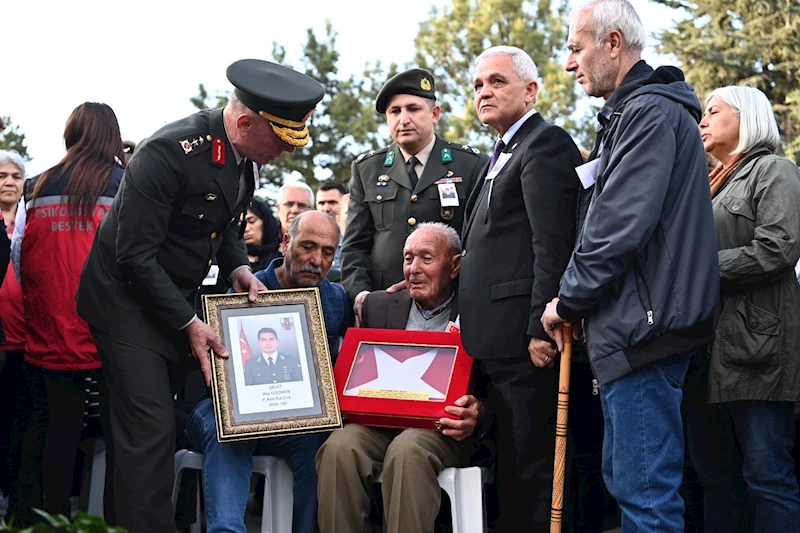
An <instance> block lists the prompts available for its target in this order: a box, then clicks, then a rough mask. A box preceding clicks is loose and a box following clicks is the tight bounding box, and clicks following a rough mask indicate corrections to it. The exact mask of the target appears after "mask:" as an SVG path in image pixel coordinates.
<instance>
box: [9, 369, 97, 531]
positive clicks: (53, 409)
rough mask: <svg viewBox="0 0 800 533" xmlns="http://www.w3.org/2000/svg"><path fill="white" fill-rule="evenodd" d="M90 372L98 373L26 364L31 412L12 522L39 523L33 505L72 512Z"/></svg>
mask: <svg viewBox="0 0 800 533" xmlns="http://www.w3.org/2000/svg"><path fill="white" fill-rule="evenodd" d="M93 374H99V371H57V370H47V369H43V368H40V367H38V366H35V365H32V364H26V365H25V382H26V384H27V386H28V391H29V393H30V396H31V398H32V413H31V417H30V422H29V425H28V429H27V431H26V432H25V438H24V439H23V442H22V459H21V464H20V469H19V475H18V476H17V480H16V483H15V489H14V491H13V494H12V498H11V502H10V505H9V512H10V513H13V514H15V515H16V517H17V518H16V523H18V524H23V523H24V524H30V523H33V522H36V521H38V518H36V515H35V514H34V513H33V508H34V507H37V508H43V509H44V510H45V511H47V512H48V513H50V514H62V515H65V516H69V515H70V511H71V506H70V496H71V495H72V481H73V476H74V469H75V456H76V454H77V451H78V442H79V441H80V438H81V430H82V429H83V421H84V410H85V407H86V378H87V377H89V376H91V375H93ZM100 379H102V378H101V377H99V376H98V380H100ZM100 401H101V402H102V398H101V399H100ZM40 480H41V485H40ZM40 486H41V488H42V491H43V493H44V501H42V498H41V492H40V491H39V489H38V487H40Z"/></svg>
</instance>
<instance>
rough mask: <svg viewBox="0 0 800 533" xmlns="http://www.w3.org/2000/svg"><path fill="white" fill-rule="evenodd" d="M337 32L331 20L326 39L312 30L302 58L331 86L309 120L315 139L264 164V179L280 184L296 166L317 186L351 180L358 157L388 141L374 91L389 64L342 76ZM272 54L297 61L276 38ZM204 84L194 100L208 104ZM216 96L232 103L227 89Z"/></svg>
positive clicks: (220, 101)
mask: <svg viewBox="0 0 800 533" xmlns="http://www.w3.org/2000/svg"><path fill="white" fill-rule="evenodd" d="M336 35H337V34H336V32H334V31H333V28H332V26H331V23H330V21H328V22H327V23H326V27H325V36H324V38H322V39H320V38H318V37H317V36H316V34H315V33H314V32H313V30H311V29H309V30H308V32H307V41H306V43H305V45H304V47H303V57H302V58H301V60H300V62H301V63H302V65H303V71H304V72H305V74H307V75H308V76H310V77H312V78H314V79H315V80H317V81H319V82H320V83H322V85H324V87H325V97H324V98H323V100H322V102H320V104H319V105H318V106H317V109H316V111H315V112H314V114H313V115H312V116H311V118H310V119H309V121H308V128H309V131H310V134H311V142H310V143H309V144H308V146H305V147H303V148H300V149H298V150H297V151H295V152H294V153H291V154H289V153H286V154H284V155H282V156H281V158H280V159H278V160H277V161H276V162H275V163H271V164H268V165H264V166H263V167H262V169H261V176H260V184H259V185H261V186H265V185H267V184H272V185H280V184H281V183H283V181H284V179H285V177H286V176H287V175H288V174H291V173H293V172H297V173H299V174H300V175H301V176H302V177H303V180H304V181H305V182H306V183H308V184H309V185H310V186H311V187H312V188H313V189H316V188H317V186H318V184H319V182H320V181H323V180H325V179H335V180H337V181H342V182H347V181H348V180H349V179H350V164H351V163H352V161H353V159H355V157H357V156H358V154H360V153H361V152H363V151H365V150H369V149H370V148H376V147H379V146H382V145H383V144H385V142H386V140H385V139H384V138H383V136H382V135H381V134H380V132H379V131H378V115H377V114H376V113H375V109H374V107H373V99H374V96H375V94H376V93H377V91H378V89H379V88H380V85H381V83H382V82H383V80H384V79H385V78H386V75H385V73H384V69H383V67H382V66H381V64H380V62H376V63H374V64H372V65H370V64H366V65H365V67H364V72H363V75H362V76H361V77H359V78H356V77H355V76H352V75H351V76H350V77H348V78H345V79H340V77H339V71H338V67H337V63H338V61H339V53H338V52H337V51H336ZM272 57H273V58H274V59H275V61H277V62H278V63H281V64H284V65H287V66H291V65H289V64H287V63H286V62H285V59H286V53H285V50H284V49H283V48H282V47H280V46H279V45H277V44H273V50H272ZM394 68H395V67H394V66H393V65H391V66H390V69H394ZM298 70H300V69H298ZM198 89H199V94H198V95H197V96H196V97H194V98H191V99H190V101H191V102H192V103H193V104H194V105H195V106H197V107H198V108H200V109H206V108H207V105H209V104H210V103H211V97H209V95H208V92H207V91H206V89H205V87H204V86H203V85H202V84H201V85H200V86H199V88H198ZM214 98H215V99H216V102H215V104H216V105H215V107H220V106H223V105H225V104H226V103H227V95H217V96H215V97H214Z"/></svg>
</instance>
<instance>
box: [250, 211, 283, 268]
mask: <svg viewBox="0 0 800 533" xmlns="http://www.w3.org/2000/svg"><path fill="white" fill-rule="evenodd" d="M245 221H246V222H247V225H246V226H245V228H244V243H245V244H246V245H247V258H248V259H249V260H250V269H251V270H252V271H253V272H258V271H259V270H264V269H265V268H267V267H268V266H269V264H270V263H271V262H272V260H273V259H275V258H276V257H280V255H281V254H280V252H278V248H279V247H280V242H281V241H280V228H279V227H278V222H277V221H276V220H275V217H274V216H272V213H271V210H270V208H269V206H268V205H267V204H265V203H264V202H262V201H261V200H258V199H255V198H254V199H253V201H252V203H251V204H250V207H249V208H248V209H247V215H246V216H245Z"/></svg>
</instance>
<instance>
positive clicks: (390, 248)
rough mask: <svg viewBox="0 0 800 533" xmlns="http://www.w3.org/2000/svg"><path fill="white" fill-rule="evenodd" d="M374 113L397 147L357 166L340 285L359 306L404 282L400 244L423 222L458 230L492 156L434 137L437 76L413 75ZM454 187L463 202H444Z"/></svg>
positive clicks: (396, 81) (386, 91)
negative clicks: (447, 188)
mask: <svg viewBox="0 0 800 533" xmlns="http://www.w3.org/2000/svg"><path fill="white" fill-rule="evenodd" d="M375 109H376V110H377V111H378V113H381V114H382V115H385V117H386V122H387V124H388V126H389V133H390V134H391V136H392V139H394V141H395V142H394V143H393V144H391V145H390V146H388V147H386V148H383V149H381V150H372V151H370V152H368V153H365V154H361V155H360V156H358V158H357V159H356V160H355V161H354V162H353V176H352V179H351V180H350V205H349V213H348V219H347V228H346V230H345V234H344V241H343V243H342V282H343V284H344V288H345V290H346V291H347V295H348V296H349V297H350V298H351V299H353V300H354V301H355V308H356V321H357V322H356V324H357V325H358V319H359V310H360V307H361V303H362V302H363V301H364V297H365V296H366V295H367V294H368V293H369V292H370V291H373V290H379V289H385V288H387V287H389V286H390V285H392V284H393V283H396V282H398V281H401V280H402V279H403V263H402V255H403V244H404V243H405V240H406V237H408V234H409V233H411V231H413V230H414V227H415V226H416V225H417V224H419V223H421V222H443V223H445V224H447V225H448V226H450V227H452V228H454V229H455V230H456V231H457V232H460V231H461V226H462V225H463V220H464V205H465V204H466V200H467V198H468V197H469V194H470V192H471V191H472V189H473V187H474V186H475V184H476V183H477V181H478V179H479V177H480V173H481V171H482V169H483V167H484V166H485V164H486V162H487V161H488V157H486V156H485V155H482V154H480V152H479V151H478V150H477V149H474V148H470V147H469V146H466V145H462V144H457V143H451V142H448V141H446V140H444V139H442V138H441V137H439V136H438V135H436V134H434V132H433V127H434V125H435V124H436V123H437V122H438V121H439V114H440V112H441V109H440V108H439V106H438V105H437V104H436V87H435V84H434V79H433V75H431V73H430V72H428V71H427V70H423V69H419V68H415V69H411V70H407V71H405V72H401V73H400V74H398V75H396V76H394V77H393V78H391V79H390V80H389V81H387V82H386V84H385V85H384V86H383V87H382V88H381V91H380V92H379V93H378V98H377V100H376V101H375ZM448 184H454V185H455V188H456V191H457V193H458V198H456V199H451V201H447V200H444V199H442V198H440V196H439V189H440V188H443V187H444V186H445V185H448Z"/></svg>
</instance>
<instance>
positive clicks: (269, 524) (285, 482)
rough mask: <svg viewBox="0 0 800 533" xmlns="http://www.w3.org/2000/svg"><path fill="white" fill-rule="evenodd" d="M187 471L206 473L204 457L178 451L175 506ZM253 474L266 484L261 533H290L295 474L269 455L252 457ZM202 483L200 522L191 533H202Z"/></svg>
mask: <svg viewBox="0 0 800 533" xmlns="http://www.w3.org/2000/svg"><path fill="white" fill-rule="evenodd" d="M187 468H191V469H193V470H198V471H202V470H203V454H202V453H198V452H193V451H190V450H179V451H178V452H177V453H176V454H175V483H174V484H173V486H172V506H173V507H175V505H177V502H178V490H179V489H180V484H181V479H182V478H183V471H184V470H186V469H187ZM253 473H254V474H261V475H263V476H264V477H265V478H266V479H265V483H264V512H263V514H262V515H261V533H288V532H290V531H292V507H293V505H294V495H293V494H294V492H293V480H292V471H291V470H289V466H288V465H287V464H286V461H284V460H283V459H280V458H278V457H270V456H266V455H254V456H253ZM199 485H200V482H199V479H198V490H197V522H195V523H194V524H192V526H191V533H200V498H202V494H201V493H200V487H199Z"/></svg>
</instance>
